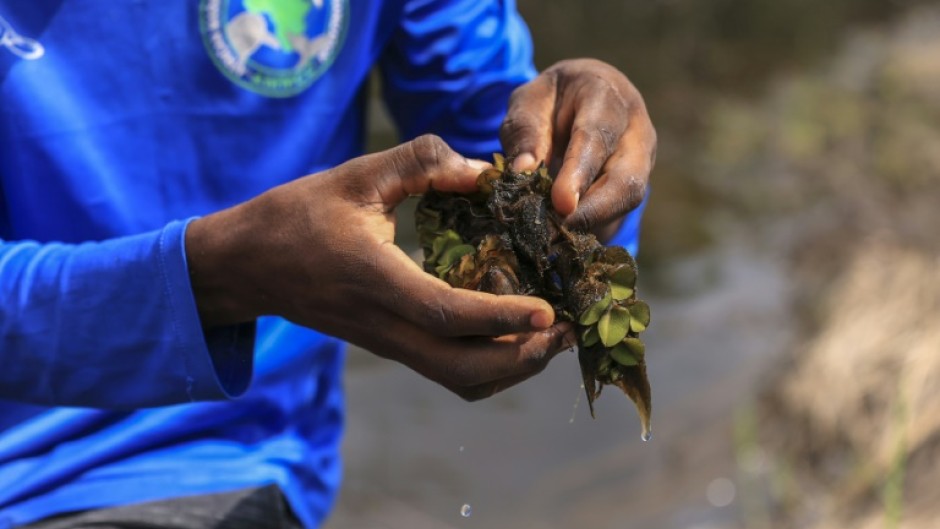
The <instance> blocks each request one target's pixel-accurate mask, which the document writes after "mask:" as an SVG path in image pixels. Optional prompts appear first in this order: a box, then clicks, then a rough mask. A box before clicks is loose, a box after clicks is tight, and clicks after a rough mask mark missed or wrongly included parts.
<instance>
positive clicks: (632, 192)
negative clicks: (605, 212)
mask: <svg viewBox="0 0 940 529" xmlns="http://www.w3.org/2000/svg"><path fill="white" fill-rule="evenodd" d="M643 174H649V170H646V172H644V173H643ZM645 194H646V184H645V180H644V179H641V178H637V177H629V178H627V179H626V181H625V182H624V183H623V190H622V192H621V193H619V196H618V198H619V200H618V202H619V203H618V214H626V213H628V212H629V211H631V210H633V209H634V208H636V207H637V206H638V205H640V202H642V201H643V197H644V195H645Z"/></svg>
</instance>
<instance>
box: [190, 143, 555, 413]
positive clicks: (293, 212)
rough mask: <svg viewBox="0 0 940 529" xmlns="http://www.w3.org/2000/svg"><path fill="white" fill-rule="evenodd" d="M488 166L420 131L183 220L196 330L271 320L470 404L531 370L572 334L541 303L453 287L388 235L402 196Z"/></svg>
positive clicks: (463, 180)
mask: <svg viewBox="0 0 940 529" xmlns="http://www.w3.org/2000/svg"><path fill="white" fill-rule="evenodd" d="M487 166H488V164H485V163H484V162H478V161H472V160H467V159H465V158H463V157H461V156H460V155H458V154H457V153H455V152H454V151H452V150H451V149H450V148H449V147H448V146H447V145H446V144H445V143H444V142H443V141H442V140H441V139H440V138H437V137H434V136H423V137H421V138H418V139H416V140H414V141H412V142H409V143H406V144H403V145H401V146H399V147H396V148H394V149H391V150H388V151H385V152H381V153H378V154H372V155H369V156H363V157H361V158H357V159H354V160H351V161H349V162H347V163H345V164H343V165H340V166H338V167H336V168H333V169H331V170H328V171H324V172H322V173H319V174H315V175H311V176H307V177H305V178H301V179H299V180H296V181H293V182H291V183H288V184H285V185H283V186H280V187H277V188H274V189H272V190H270V191H269V192H267V193H265V194H263V195H261V196H259V197H257V198H255V199H253V200H250V201H248V202H245V203H244V204H241V205H239V206H236V207H234V208H231V209H228V210H225V211H222V212H219V213H216V214H214V215H210V216H208V217H204V218H201V219H197V220H195V221H193V222H192V223H191V224H190V226H189V228H188V230H187V234H186V251H187V255H188V256H189V266H190V271H191V277H192V284H193V292H194V294H195V296H196V301H197V305H198V307H199V311H200V317H201V319H202V323H203V325H204V326H206V327H211V326H214V325H224V324H231V323H236V322H242V321H250V320H251V319H254V318H255V317H257V316H260V315H264V314H276V315H280V316H283V317H285V318H287V319H288V320H291V321H293V322H295V323H297V324H300V325H303V326H306V327H310V328H313V329H317V330H319V331H322V332H325V333H328V334H331V335H334V336H337V337H339V338H343V339H345V340H347V341H349V342H352V343H354V344H357V345H359V346H361V347H364V348H365V349H368V350H370V351H372V352H374V353H376V354H378V355H380V356H384V357H387V358H390V359H393V360H397V361H399V362H401V363H403V364H405V365H407V366H409V367H411V368H412V369H414V370H415V371H417V372H419V373H420V374H422V375H424V376H425V377H427V378H429V379H431V380H434V381H436V382H438V383H440V384H442V385H444V386H445V387H447V388H448V389H450V390H452V391H454V392H455V393H457V394H459V395H460V396H462V397H464V398H466V399H468V400H475V399H478V398H483V397H487V396H490V395H492V394H493V393H495V392H497V391H500V390H502V389H505V388H508V387H510V386H512V385H514V384H516V383H518V382H520V381H522V380H524V379H525V378H528V377H529V376H532V375H533V374H535V373H536V372H538V371H540V370H541V369H543V368H544V367H545V365H546V364H547V363H548V361H549V360H550V359H551V357H552V356H554V354H555V353H557V352H558V351H559V350H561V349H562V345H563V341H564V338H565V335H566V333H568V332H570V331H571V328H570V325H568V324H557V325H553V321H554V313H553V311H552V308H551V306H550V305H549V304H548V303H546V302H545V301H543V300H541V299H538V298H534V297H527V296H495V295H492V294H486V293H482V292H475V291H470V290H463V289H455V288H452V287H450V286H449V285H448V284H447V283H445V282H443V281H441V280H440V279H437V278H435V277H433V276H431V275H430V274H426V273H425V272H424V271H422V270H421V269H420V268H419V267H418V265H417V264H415V263H414V262H413V261H412V260H411V259H410V258H409V257H408V256H407V255H406V254H405V253H404V252H402V251H401V249H399V248H398V247H397V246H396V245H395V244H394V235H395V215H394V209H395V207H396V206H397V205H398V204H400V203H401V202H402V201H403V200H405V198H407V197H408V196H409V195H414V194H420V193H424V192H426V191H428V190H429V189H431V188H433V189H436V190H439V191H447V192H459V193H469V192H472V191H474V190H475V189H476V178H477V175H479V173H480V171H481V170H482V169H483V168H485V167H487ZM571 343H573V341H572V342H571Z"/></svg>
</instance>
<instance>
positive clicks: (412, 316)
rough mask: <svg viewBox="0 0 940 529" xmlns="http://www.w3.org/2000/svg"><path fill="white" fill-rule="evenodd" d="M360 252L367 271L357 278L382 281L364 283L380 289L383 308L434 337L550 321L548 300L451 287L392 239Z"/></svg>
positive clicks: (522, 328) (495, 332)
mask: <svg viewBox="0 0 940 529" xmlns="http://www.w3.org/2000/svg"><path fill="white" fill-rule="evenodd" d="M361 254H362V255H360V258H361V259H368V260H369V261H368V262H367V263H366V266H368V267H370V268H372V270H373V271H372V273H370V274H364V275H363V277H376V278H381V282H382V283H381V284H374V285H367V286H366V288H369V289H371V290H374V291H376V292H379V293H381V295H380V296H379V298H378V299H379V300H380V302H381V303H382V305H383V306H384V307H385V308H387V309H388V310H390V311H393V312H395V313H397V314H400V315H401V316H402V317H403V318H404V319H406V320H407V321H409V322H411V323H413V324H415V325H418V326H419V327H421V328H424V329H427V330H428V331H429V332H431V333H432V334H435V335H437V336H501V335H504V334H512V333H519V332H529V331H533V330H542V329H545V328H548V327H549V326H550V325H551V324H552V323H553V322H554V319H555V313H554V311H553V310H552V307H551V305H549V304H548V303H547V302H545V301H544V300H542V299H539V298H535V297H531V296H496V295H493V294H487V293H484V292H477V291H473V290H466V289H459V288H453V287H451V286H450V285H448V284H447V283H445V282H444V281H441V280H440V279H438V278H436V277H433V276H431V275H430V274H428V273H426V272H424V271H423V270H421V268H419V267H418V265H416V264H415V262H414V261H412V260H411V258H410V257H408V256H407V255H406V254H405V253H404V252H403V251H402V250H401V249H400V248H398V247H397V246H395V245H394V244H392V243H380V244H378V245H377V246H376V248H375V249H374V250H371V251H367V252H361Z"/></svg>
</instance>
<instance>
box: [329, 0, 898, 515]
mask: <svg viewBox="0 0 940 529" xmlns="http://www.w3.org/2000/svg"><path fill="white" fill-rule="evenodd" d="M570 4H571V5H572V6H574V7H569V8H564V7H561V6H560V5H554V4H553V5H550V6H548V5H546V4H544V3H541V4H536V3H535V2H534V1H532V2H526V1H522V2H521V6H522V8H523V9H524V12H525V13H526V15H527V18H529V20H530V23H531V22H533V19H534V21H535V22H534V23H532V27H533V33H534V36H535V39H536V42H537V49H539V50H541V51H540V55H539V56H537V59H538V60H539V62H540V63H541V64H543V65H544V64H548V63H551V62H553V61H554V60H555V59H558V58H561V57H564V56H578V55H590V56H599V57H601V58H604V59H606V60H608V61H610V62H613V63H614V64H616V65H618V66H620V67H621V68H622V69H624V70H625V71H627V72H629V73H631V77H632V78H633V79H634V81H635V82H637V84H638V85H639V86H640V87H641V88H642V89H643V91H644V93H645V94H646V96H647V101H648V102H649V104H650V107H651V113H652V115H653V116H654V118H656V121H657V127H658V130H659V132H660V144H661V145H660V163H659V168H658V169H657V172H656V175H655V178H656V180H655V182H656V184H655V187H654V194H653V199H652V202H651V205H650V208H649V210H648V212H649V215H648V219H647V224H646V227H645V233H644V235H643V252H644V253H643V255H641V260H640V265H641V289H644V290H643V291H642V296H643V297H644V299H646V300H647V301H648V302H649V303H650V305H651V307H652V309H653V323H652V325H651V327H650V330H649V331H648V333H647V334H646V335H645V340H646V342H647V351H648V362H649V374H650V378H651V380H652V384H653V406H654V412H653V416H654V418H653V432H654V436H653V440H652V441H651V442H648V443H644V442H642V441H641V440H640V437H639V434H640V428H639V425H638V422H637V419H636V413H635V411H634V410H633V408H632V405H631V404H630V403H629V401H628V400H627V399H626V398H625V397H623V396H621V395H619V394H617V393H616V392H614V391H610V389H611V388H609V389H608V390H607V391H606V392H605V394H604V395H603V396H602V397H601V399H600V401H599V402H598V403H597V408H596V411H597V419H596V420H592V419H591V418H590V415H589V413H588V411H587V407H586V405H585V402H584V399H583V395H582V393H583V390H582V389H581V388H580V381H579V374H578V366H577V360H576V357H575V355H574V354H573V353H570V352H569V353H565V354H562V355H560V356H559V357H557V358H556V359H555V360H553V362H552V363H551V365H550V366H549V367H548V369H547V370H546V371H545V372H544V373H542V374H540V375H539V376H538V377H536V378H534V379H532V380H530V381H527V382H525V383H524V384H522V385H520V386H518V387H516V388H513V389H511V390H509V391H507V392H505V393H503V394H500V395H497V396H496V397H493V398H491V399H489V400H486V401H483V402H478V403H472V404H468V403H465V402H463V401H461V400H460V399H458V398H457V397H455V396H453V395H451V394H450V393H448V392H447V391H446V390H444V389H442V388H440V387H438V386H436V385H435V384H433V383H431V382H428V381H425V380H424V379H422V378H420V377H419V376H417V375H416V374H414V373H412V372H411V371H409V370H408V369H407V368H404V367H402V366H400V365H397V364H395V363H392V362H388V361H385V360H381V359H378V358H376V357H374V356H373V355H371V354H369V353H367V352H364V351H359V350H353V351H350V354H349V360H348V367H347V376H346V388H347V395H348V411H349V415H348V427H347V436H346V441H345V445H344V454H345V457H346V480H345V484H344V488H343V491H342V493H341V497H340V501H339V504H338V506H337V509H336V511H335V513H334V515H333V517H332V519H331V520H330V521H329V522H328V523H327V527H328V528H331V529H346V528H389V529H392V528H417V529H420V528H424V527H429V528H430V527H435V528H457V527H461V528H462V527H486V528H491V527H507V528H508V527H524V528H573V527H591V528H592V529H605V528H611V529H613V528H623V527H631V528H651V529H657V528H671V527H677V528H689V529H693V528H697V529H705V528H712V529H717V528H725V527H729V528H730V527H755V526H756V524H755V523H754V522H755V518H754V513H753V512H750V513H749V506H748V505H749V502H750V500H753V499H754V494H755V492H754V491H753V490H747V489H746V488H745V487H741V485H740V483H741V481H740V480H739V481H738V482H737V486H738V488H734V487H735V483H736V482H735V478H737V477H739V473H740V465H739V462H740V460H741V458H742V457H743V454H742V447H741V446H740V439H738V440H737V441H736V440H735V435H734V429H735V427H740V423H741V421H740V420H738V419H736V417H737V418H739V417H740V414H739V413H738V412H739V411H740V410H741V409H742V407H744V408H746V407H747V404H748V403H749V402H750V401H751V399H752V396H753V395H754V393H755V390H756V388H757V387H758V386H759V385H760V383H761V381H762V374H764V373H766V371H767V370H768V369H769V368H770V367H771V366H774V365H775V361H776V360H777V358H778V356H779V355H780V354H781V353H782V352H783V351H785V348H786V344H788V343H789V342H790V340H791V338H792V337H791V336H790V334H789V333H790V331H789V329H790V328H791V323H792V316H791V315H790V314H789V313H788V307H789V299H788V295H789V294H788V288H787V279H786V277H787V276H786V270H785V269H784V266H785V265H784V263H783V259H782V258H781V257H780V255H779V254H778V253H777V252H776V251H775V250H774V245H773V244H757V243H756V242H755V241H754V238H753V237H752V236H751V234H750V232H751V231H752V230H751V229H750V228H751V226H750V223H749V221H748V219H747V218H744V219H742V218H741V217H733V218H732V217H729V216H728V214H727V213H728V211H727V209H728V207H729V206H726V205H723V204H721V203H718V202H717V201H719V200H720V197H716V196H714V195H710V194H709V193H708V192H707V189H708V188H709V185H708V181H707V179H708V173H707V172H706V171H703V166H702V165H701V164H700V162H701V160H702V158H703V157H706V158H707V157H708V154H709V153H708V152H707V148H708V146H709V145H713V144H714V141H713V140H714V138H708V137H705V136H704V134H705V133H704V132H703V130H704V129H705V127H702V126H701V125H702V124H701V123H700V122H699V120H700V119H701V116H705V115H708V113H707V112H706V111H705V110H707V109H709V108H712V107H713V106H714V105H716V104H717V103H720V102H721V101H724V100H727V99H728V98H748V97H751V96H752V95H753V94H754V93H760V92H761V91H764V90H766V89H768V87H770V85H772V83H773V79H774V76H775V75H777V74H779V73H783V72H790V71H793V70H794V69H797V70H799V69H801V68H802V69H812V68H815V67H818V64H819V61H820V60H823V59H825V57H827V56H828V54H829V53H831V52H832V51H833V50H834V49H835V48H836V47H837V46H838V45H839V43H840V42H841V41H843V40H844V38H845V36H846V35H847V34H849V33H850V32H851V30H852V27H853V25H854V26H860V25H863V26H865V27H867V28H875V29H874V30H875V31H877V27H878V24H881V23H882V22H881V19H882V18H884V17H887V16H888V15H895V14H897V13H898V12H901V11H903V10H904V9H906V8H905V7H904V5H903V4H904V3H903V2H902V3H899V2H879V1H875V0H858V1H856V0H834V1H832V2H827V3H826V4H825V7H826V8H825V9H823V10H821V11H820V10H818V9H815V8H818V7H821V4H818V3H814V2H810V1H808V0H785V1H780V2H774V3H773V9H772V10H771V11H762V9H764V8H767V9H770V7H769V6H770V4H768V3H764V2H749V3H748V2H742V1H737V0H721V1H717V2H709V3H702V2H687V1H683V0H676V1H670V2H632V1H628V2H622V3H616V6H614V5H613V4H614V3H613V2H598V3H591V4H582V3H570ZM543 5H545V6H546V7H544V8H543V7H542V6H543ZM582 6H583V7H584V10H583V11H582V10H580V9H581V7H582ZM599 6H607V7H610V8H616V9H614V11H616V13H617V14H618V15H617V16H610V13H611V12H610V11H608V12H607V15H608V16H601V15H603V14H604V13H602V12H601V11H598V10H599V9H601V7H599ZM758 6H760V7H758ZM808 6H809V7H813V8H812V9H808V8H807V7H808ZM537 9H538V10H540V11H539V12H536V10H537ZM566 9H567V11H566ZM575 11H577V12H575ZM602 11H603V10H602ZM559 35H564V36H565V38H564V39H561V38H559ZM540 42H541V43H542V45H541V46H540V45H538V43H540ZM635 50H644V51H645V53H639V54H638V53H636V51H635ZM771 88H772V87H771ZM379 123H381V121H379ZM379 128H380V129H381V127H379ZM380 132H381V130H380ZM386 132H387V131H386ZM719 162H720V160H719ZM710 163H711V165H710V166H709V167H711V168H712V169H715V165H714V163H716V162H715V160H710ZM718 170H720V168H718ZM745 185H746V183H742V186H745ZM404 217H406V218H407V214H406V215H404ZM729 219H730V220H729ZM716 226H721V229H720V230H718V229H716V228H715V227H716ZM409 238H410V235H409V234H408V233H407V230H404V233H403V240H404V241H405V244H407V241H408V240H409ZM644 277H645V278H647V282H645V283H644V282H643V280H644ZM657 287H658V288H657ZM752 463H753V462H752ZM758 463H759V462H758ZM467 515H469V516H467Z"/></svg>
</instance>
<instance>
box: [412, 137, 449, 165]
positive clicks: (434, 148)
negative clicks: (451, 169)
mask: <svg viewBox="0 0 940 529" xmlns="http://www.w3.org/2000/svg"><path fill="white" fill-rule="evenodd" d="M410 145H411V155H412V157H413V159H414V160H415V162H416V163H417V165H418V167H419V168H420V169H421V170H422V171H423V172H425V173H426V172H429V171H431V170H433V169H434V168H436V167H440V165H441V164H442V163H443V161H444V159H445V158H446V157H447V154H448V151H449V148H448V147H447V144H446V143H445V142H444V140H443V139H441V137H440V136H437V135H434V134H425V135H422V136H418V137H417V138H415V139H414V140H412V141H411V143H410Z"/></svg>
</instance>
